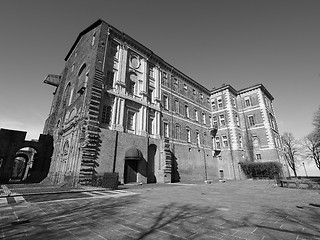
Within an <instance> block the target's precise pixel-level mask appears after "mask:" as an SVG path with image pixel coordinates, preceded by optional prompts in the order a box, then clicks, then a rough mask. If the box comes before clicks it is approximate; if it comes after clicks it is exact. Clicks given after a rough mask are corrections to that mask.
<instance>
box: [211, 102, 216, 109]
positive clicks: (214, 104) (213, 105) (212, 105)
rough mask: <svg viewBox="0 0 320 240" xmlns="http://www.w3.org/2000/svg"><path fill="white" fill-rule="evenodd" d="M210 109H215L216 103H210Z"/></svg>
mask: <svg viewBox="0 0 320 240" xmlns="http://www.w3.org/2000/svg"><path fill="white" fill-rule="evenodd" d="M211 107H212V110H215V109H216V102H215V101H214V100H213V101H212V102H211Z"/></svg>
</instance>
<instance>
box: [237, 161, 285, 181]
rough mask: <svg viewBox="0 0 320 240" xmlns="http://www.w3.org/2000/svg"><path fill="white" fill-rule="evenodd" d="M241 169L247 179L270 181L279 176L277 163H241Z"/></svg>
mask: <svg viewBox="0 0 320 240" xmlns="http://www.w3.org/2000/svg"><path fill="white" fill-rule="evenodd" d="M240 166H241V169H242V170H243V172H244V174H245V175H246V176H247V177H248V178H269V179H272V178H274V177H275V175H276V176H280V175H281V168H282V166H281V164H280V163H279V162H242V163H240Z"/></svg>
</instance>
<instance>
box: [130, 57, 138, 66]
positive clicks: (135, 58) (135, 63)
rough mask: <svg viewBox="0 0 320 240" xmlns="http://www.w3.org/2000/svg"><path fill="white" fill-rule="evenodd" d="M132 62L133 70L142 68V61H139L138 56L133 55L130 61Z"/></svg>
mask: <svg viewBox="0 0 320 240" xmlns="http://www.w3.org/2000/svg"><path fill="white" fill-rule="evenodd" d="M130 62H131V66H132V67H133V68H139V67H140V59H139V57H138V56H135V55H132V56H131V59H130Z"/></svg>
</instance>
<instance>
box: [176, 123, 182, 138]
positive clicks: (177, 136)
mask: <svg viewBox="0 0 320 240" xmlns="http://www.w3.org/2000/svg"><path fill="white" fill-rule="evenodd" d="M180 135H181V128H180V125H176V139H180V138H181V136H180Z"/></svg>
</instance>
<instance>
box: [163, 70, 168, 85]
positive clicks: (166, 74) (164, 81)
mask: <svg viewBox="0 0 320 240" xmlns="http://www.w3.org/2000/svg"><path fill="white" fill-rule="evenodd" d="M162 84H163V85H168V73H167V72H162Z"/></svg>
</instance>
